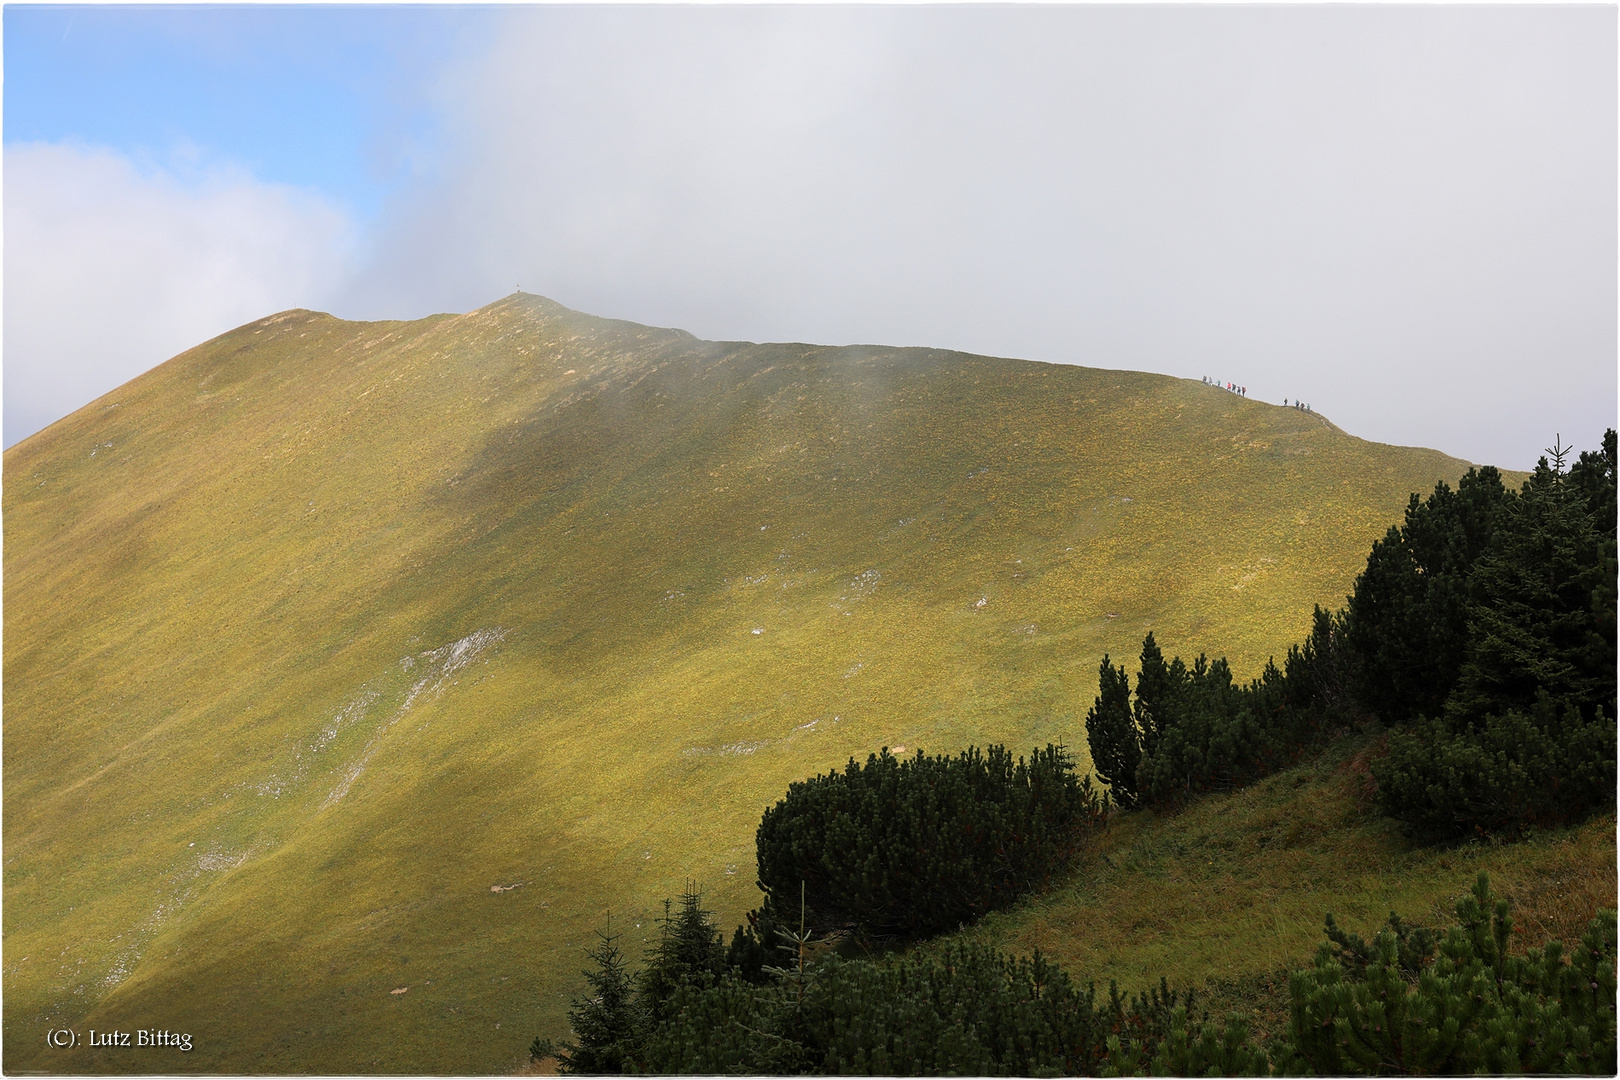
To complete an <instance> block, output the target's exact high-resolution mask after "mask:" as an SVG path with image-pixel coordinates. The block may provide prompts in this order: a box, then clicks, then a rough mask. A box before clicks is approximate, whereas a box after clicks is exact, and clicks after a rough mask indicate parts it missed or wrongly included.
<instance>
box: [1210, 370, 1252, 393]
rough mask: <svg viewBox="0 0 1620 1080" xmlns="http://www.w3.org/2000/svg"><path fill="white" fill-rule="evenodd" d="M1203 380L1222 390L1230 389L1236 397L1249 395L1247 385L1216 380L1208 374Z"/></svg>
mask: <svg viewBox="0 0 1620 1080" xmlns="http://www.w3.org/2000/svg"><path fill="white" fill-rule="evenodd" d="M1204 382H1206V383H1208V384H1209V385H1210V386H1218V387H1220V388H1221V389H1222V390H1230V391H1232V393H1234V394H1236V395H1237V396H1238V397H1248V396H1249V388H1248V387H1247V386H1239V385H1238V384H1237V383H1229V382H1216V381H1215V380H1214V379H1212V378H1210V377H1209V376H1208V375H1205V376H1204Z"/></svg>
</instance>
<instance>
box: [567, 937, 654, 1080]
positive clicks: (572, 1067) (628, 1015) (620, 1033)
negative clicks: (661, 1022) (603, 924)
mask: <svg viewBox="0 0 1620 1080" xmlns="http://www.w3.org/2000/svg"><path fill="white" fill-rule="evenodd" d="M608 925H609V930H608V931H603V930H598V931H597V932H596V936H597V937H598V938H599V939H600V940H599V941H598V942H597V944H596V947H595V948H594V949H592V950H591V952H590V954H589V955H590V958H591V959H592V960H594V961H595V962H596V967H595V969H594V970H592V969H587V970H586V971H584V972H582V974H583V975H584V976H585V981H586V982H587V983H588V984H590V988H591V996H590V997H588V998H584V999H578V998H576V999H575V1000H574V1003H573V1006H572V1008H570V1009H569V1010H568V1022H569V1023H570V1024H571V1025H573V1029H574V1038H575V1039H576V1040H578V1041H577V1042H575V1043H564V1044H562V1046H561V1047H560V1048H559V1049H558V1053H557V1063H558V1066H559V1068H560V1069H561V1070H562V1071H563V1072H565V1073H623V1072H628V1071H630V1068H631V1066H632V1064H633V1062H634V1060H635V1051H636V1045H637V1043H638V1041H639V1038H640V1035H641V1033H642V1029H643V1020H644V1017H643V1014H642V1011H641V1009H640V1008H639V1006H638V1004H637V1002H636V995H635V980H634V979H633V978H632V977H631V975H630V971H629V969H628V968H627V967H626V966H625V963H624V958H623V957H622V956H621V955H620V954H619V946H618V940H619V937H620V936H621V935H619V934H614V933H611V932H609V931H610V930H611V927H612V920H611V918H610V919H609V923H608Z"/></svg>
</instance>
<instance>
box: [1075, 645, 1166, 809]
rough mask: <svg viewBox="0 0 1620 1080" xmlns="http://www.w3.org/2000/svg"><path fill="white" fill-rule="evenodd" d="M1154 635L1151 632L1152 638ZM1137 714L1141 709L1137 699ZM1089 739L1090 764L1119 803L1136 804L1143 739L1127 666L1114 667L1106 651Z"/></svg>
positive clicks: (1088, 716)
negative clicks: (1132, 709) (1132, 706)
mask: <svg viewBox="0 0 1620 1080" xmlns="http://www.w3.org/2000/svg"><path fill="white" fill-rule="evenodd" d="M1152 640H1153V636H1152V635H1151V634H1149V635H1148V641H1149V642H1151V641H1152ZM1137 710H1138V715H1140V713H1141V711H1142V709H1141V704H1140V701H1138V706H1137ZM1086 740H1087V742H1088V743H1089V744H1090V747H1091V767H1092V768H1094V769H1096V770H1097V775H1098V776H1099V777H1101V778H1102V779H1103V780H1104V781H1106V782H1107V783H1108V792H1109V795H1110V796H1111V797H1112V798H1113V801H1114V803H1115V804H1116V805H1118V806H1119V807H1121V808H1122V809H1125V810H1129V809H1131V808H1132V807H1134V806H1135V805H1136V801H1137V791H1136V770H1137V768H1138V766H1140V765H1141V763H1142V740H1141V734H1140V732H1139V729H1138V728H1137V722H1136V720H1135V719H1134V718H1133V716H1132V714H1131V684H1130V678H1129V676H1127V675H1126V674H1125V668H1124V666H1123V665H1122V666H1120V667H1117V668H1116V667H1115V666H1114V665H1113V664H1112V663H1111V662H1110V661H1109V659H1108V655H1107V654H1106V653H1105V654H1103V658H1102V666H1101V668H1099V669H1098V678H1097V698H1096V700H1095V701H1094V702H1093V703H1092V706H1091V711H1090V712H1088V713H1087V714H1086Z"/></svg>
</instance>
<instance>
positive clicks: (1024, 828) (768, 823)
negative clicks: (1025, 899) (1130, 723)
mask: <svg viewBox="0 0 1620 1080" xmlns="http://www.w3.org/2000/svg"><path fill="white" fill-rule="evenodd" d="M1105 812H1106V800H1105V799H1103V798H1099V796H1098V794H1097V792H1095V791H1094V790H1093V789H1092V785H1091V778H1090V777H1089V776H1087V777H1086V778H1084V779H1083V780H1082V779H1079V778H1077V777H1076V776H1075V773H1074V763H1073V762H1072V761H1071V760H1070V758H1069V756H1068V754H1067V753H1066V752H1065V750H1064V749H1063V747H1061V746H1051V745H1048V746H1047V747H1046V748H1045V749H1044V750H1036V751H1033V752H1032V753H1031V754H1030V757H1029V759H1028V760H1027V761H1026V760H1025V759H1024V758H1022V757H1020V758H1018V759H1016V760H1014V758H1013V757H1012V756H1011V755H1010V754H1008V753H1007V751H1006V750H1005V749H1004V748H1002V747H1000V746H991V747H989V748H988V749H986V750H985V751H984V752H983V753H980V752H979V750H978V749H977V748H971V747H970V748H969V749H968V750H966V751H964V752H962V753H961V754H959V755H957V756H956V757H948V756H939V757H928V756H925V755H924V754H923V753H922V752H921V751H918V753H917V754H916V756H914V757H910V758H904V759H902V758H896V757H894V756H893V755H891V754H890V753H889V752H888V751H887V750H884V751H883V752H882V753H881V754H873V755H871V756H869V757H868V758H867V760H866V764H865V765H861V764H858V763H857V762H856V761H855V760H854V759H853V758H851V759H850V761H849V764H848V765H847V766H846V767H845V768H844V770H843V771H842V772H831V773H828V774H827V775H825V776H817V777H812V778H811V779H809V780H805V781H801V782H799V783H795V784H793V785H792V786H791V787H790V788H789V789H788V792H787V797H786V798H784V799H782V800H781V801H780V802H778V803H777V804H776V805H775V806H774V807H772V808H771V809H769V810H767V811H765V814H764V817H763V818H762V819H761V821H760V824H759V831H758V833H757V834H756V837H755V845H756V851H757V856H758V862H759V887H760V889H761V890H763V891H764V893H765V902H764V905H763V907H762V911H763V913H764V914H765V915H767V916H769V917H771V918H773V919H776V920H778V921H780V922H789V921H793V922H797V921H798V918H799V917H800V914H801V910H800V909H801V902H802V905H803V914H804V917H805V918H806V919H807V920H808V925H809V926H810V927H811V928H812V929H814V930H817V931H826V930H832V929H853V930H859V931H861V932H864V933H868V934H873V935H878V936H902V937H919V936H924V935H928V934H933V933H938V932H940V931H942V930H947V929H954V928H956V927H957V926H958V925H960V924H962V923H965V922H971V921H973V920H975V919H977V918H978V917H980V916H981V915H983V914H984V913H985V912H987V911H991V910H993V909H995V908H999V907H1004V906H1006V905H1007V904H1008V903H1010V902H1011V901H1012V900H1013V899H1014V898H1015V897H1017V896H1018V895H1020V894H1022V893H1024V892H1027V891H1029V890H1030V889H1032V888H1034V887H1036V886H1037V885H1039V884H1041V883H1042V882H1044V881H1046V880H1047V879H1048V877H1049V876H1050V875H1051V874H1052V872H1053V871H1055V870H1056V869H1058V868H1059V867H1060V866H1062V865H1063V863H1064V862H1065V860H1067V858H1068V857H1069V855H1070V854H1071V853H1072V851H1073V850H1074V846H1075V844H1076V842H1077V837H1078V835H1079V830H1080V829H1081V828H1082V827H1083V826H1085V825H1087V824H1090V823H1092V822H1095V821H1098V820H1100V819H1101V818H1102V817H1103V815H1104V814H1105Z"/></svg>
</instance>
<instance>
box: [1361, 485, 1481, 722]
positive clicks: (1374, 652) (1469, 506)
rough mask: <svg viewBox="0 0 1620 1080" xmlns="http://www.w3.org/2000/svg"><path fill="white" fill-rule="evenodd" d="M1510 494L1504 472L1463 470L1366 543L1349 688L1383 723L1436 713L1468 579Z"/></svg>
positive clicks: (1453, 671) (1450, 668)
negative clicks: (1454, 480) (1402, 519)
mask: <svg viewBox="0 0 1620 1080" xmlns="http://www.w3.org/2000/svg"><path fill="white" fill-rule="evenodd" d="M1511 499H1512V495H1511V494H1510V493H1509V492H1507V491H1506V489H1505V488H1503V486H1502V478H1501V474H1500V473H1498V472H1497V471H1496V469H1494V468H1492V467H1490V466H1486V467H1485V468H1482V469H1477V470H1475V469H1470V470H1469V471H1468V474H1467V475H1466V476H1464V477H1463V478H1462V480H1461V481H1460V482H1459V483H1458V485H1457V490H1456V491H1452V490H1451V488H1450V487H1449V486H1448V485H1446V484H1445V483H1443V482H1442V483H1440V484H1437V485H1436V486H1435V489H1434V493H1433V494H1432V495H1430V496H1429V497H1428V499H1426V500H1420V499H1419V498H1418V496H1417V495H1416V494H1415V493H1414V494H1413V495H1412V498H1411V501H1410V503H1409V504H1408V505H1407V508H1406V520H1405V523H1404V524H1403V525H1402V526H1401V527H1399V528H1395V527H1391V528H1390V530H1389V532H1388V534H1386V535H1385V537H1384V539H1382V540H1380V541H1378V542H1376V543H1374V544H1373V547H1372V552H1371V554H1370V555H1368V557H1367V566H1366V569H1365V570H1363V571H1362V573H1361V575H1360V576H1359V577H1357V579H1356V584H1355V591H1354V592H1353V594H1352V595H1351V597H1350V601H1349V605H1348V607H1347V608H1346V611H1345V639H1346V642H1347V644H1348V645H1349V647H1350V649H1351V650H1352V651H1353V652H1354V653H1355V655H1356V664H1355V665H1354V676H1355V682H1354V684H1353V686H1352V687H1351V689H1352V690H1353V692H1354V694H1355V696H1356V697H1357V698H1358V699H1359V700H1360V701H1361V702H1362V703H1363V704H1364V705H1366V706H1367V707H1369V708H1371V709H1372V710H1373V711H1374V712H1376V713H1377V714H1378V715H1379V717H1380V718H1382V719H1383V721H1384V722H1385V723H1386V724H1391V725H1394V724H1401V723H1405V722H1407V721H1409V720H1411V719H1413V718H1414V717H1417V716H1420V715H1423V716H1435V715H1438V713H1439V712H1440V710H1441V708H1442V707H1443V706H1444V704H1445V701H1446V698H1447V697H1448V696H1449V695H1450V693H1451V690H1452V687H1453V686H1455V685H1456V681H1457V675H1458V672H1459V671H1460V670H1461V668H1462V664H1463V660H1464V657H1465V653H1466V646H1467V640H1468V602H1469V585H1468V582H1469V579H1470V577H1471V576H1472V574H1473V571H1474V565H1475V563H1476V562H1477V561H1478V560H1479V558H1480V556H1481V555H1482V554H1483V553H1484V552H1485V551H1486V549H1487V547H1488V546H1489V544H1490V541H1491V537H1492V536H1493V535H1494V534H1495V531H1496V528H1497V526H1498V524H1499V522H1500V520H1501V517H1502V514H1503V512H1504V509H1505V507H1506V505H1507V504H1508V502H1509V501H1510V500H1511Z"/></svg>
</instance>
